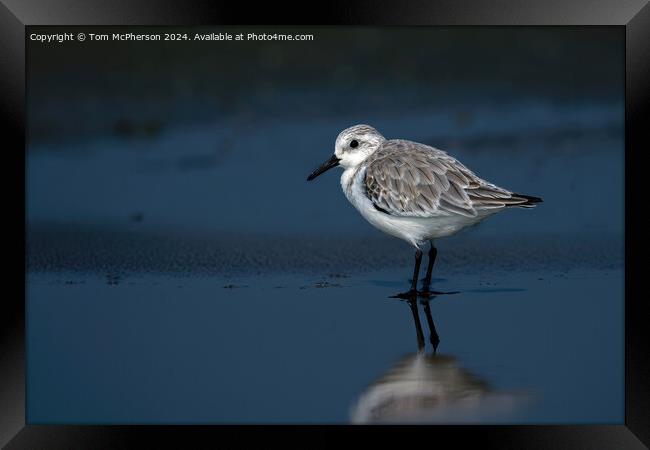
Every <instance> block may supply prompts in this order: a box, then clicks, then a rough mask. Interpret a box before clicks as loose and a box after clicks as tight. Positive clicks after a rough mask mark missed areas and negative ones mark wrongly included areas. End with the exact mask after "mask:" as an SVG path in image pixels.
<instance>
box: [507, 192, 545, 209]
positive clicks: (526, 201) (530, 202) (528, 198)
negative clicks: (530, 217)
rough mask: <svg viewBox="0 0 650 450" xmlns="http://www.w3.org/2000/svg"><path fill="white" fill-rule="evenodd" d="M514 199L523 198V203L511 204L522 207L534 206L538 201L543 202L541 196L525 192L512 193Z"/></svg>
mask: <svg viewBox="0 0 650 450" xmlns="http://www.w3.org/2000/svg"><path fill="white" fill-rule="evenodd" d="M512 198H513V199H521V203H516V204H513V205H509V206H519V207H521V208H534V207H535V206H536V204H537V203H542V202H543V201H544V200H542V199H541V198H539V197H533V196H532V195H524V194H512Z"/></svg>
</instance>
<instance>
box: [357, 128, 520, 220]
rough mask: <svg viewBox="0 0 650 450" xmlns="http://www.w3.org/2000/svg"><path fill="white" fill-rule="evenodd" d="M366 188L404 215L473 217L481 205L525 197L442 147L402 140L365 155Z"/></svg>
mask: <svg viewBox="0 0 650 450" xmlns="http://www.w3.org/2000/svg"><path fill="white" fill-rule="evenodd" d="M365 187H366V194H367V196H368V198H369V199H370V200H371V201H372V202H373V203H374V204H375V205H376V206H378V207H379V208H381V210H383V211H385V212H387V213H388V214H391V215H395V216H406V217H432V216H439V215H441V214H442V215H445V214H447V215H448V214H460V215H463V216H467V217H476V215H477V214H478V211H480V210H481V209H486V210H491V209H495V208H503V207H505V206H510V205H517V204H521V203H525V202H526V201H527V200H526V199H524V198H521V197H516V195H515V194H513V193H512V192H510V191H508V190H506V189H503V188H500V187H498V186H495V185H493V184H491V183H488V182H487V181H484V180H482V179H480V178H479V177H477V176H476V175H475V174H474V173H473V172H472V171H471V170H469V169H468V168H467V167H465V166H464V165H462V164H461V163H460V162H459V161H457V160H456V159H454V158H452V157H451V156H449V155H448V154H447V153H445V152H444V151H442V150H438V149H436V148H433V147H429V146H427V145H424V144H419V143H417V142H411V141H404V140H391V141H385V142H384V143H383V144H382V146H381V147H380V148H379V149H378V150H377V151H376V152H375V153H374V154H372V155H371V156H370V157H369V160H368V163H367V167H366V173H365Z"/></svg>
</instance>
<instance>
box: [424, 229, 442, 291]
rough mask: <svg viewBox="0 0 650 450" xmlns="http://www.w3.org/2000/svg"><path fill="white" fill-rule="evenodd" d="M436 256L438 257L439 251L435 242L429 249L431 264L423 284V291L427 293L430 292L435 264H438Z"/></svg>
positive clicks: (428, 266)
mask: <svg viewBox="0 0 650 450" xmlns="http://www.w3.org/2000/svg"><path fill="white" fill-rule="evenodd" d="M436 256H438V249H437V248H436V246H435V245H433V241H431V247H430V248H429V264H428V265H427V273H426V275H425V276H424V281H423V282H422V290H423V291H425V292H428V291H429V287H430V286H431V273H432V272H433V264H434V263H435V262H436Z"/></svg>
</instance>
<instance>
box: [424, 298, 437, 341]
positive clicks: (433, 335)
mask: <svg viewBox="0 0 650 450" xmlns="http://www.w3.org/2000/svg"><path fill="white" fill-rule="evenodd" d="M429 303H430V301H429V300H423V301H422V304H423V305H424V314H425V315H426V316H427V323H428V324H429V342H431V346H432V347H433V353H435V352H436V350H437V349H438V344H440V336H438V332H437V331H436V325H435V324H434V323H433V317H431V306H430V305H429Z"/></svg>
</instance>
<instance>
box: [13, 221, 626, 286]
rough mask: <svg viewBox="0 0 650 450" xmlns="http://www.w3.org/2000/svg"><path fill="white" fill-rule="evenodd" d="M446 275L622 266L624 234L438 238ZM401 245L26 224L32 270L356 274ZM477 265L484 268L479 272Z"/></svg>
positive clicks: (400, 253) (402, 250) (399, 261)
mask: <svg viewBox="0 0 650 450" xmlns="http://www.w3.org/2000/svg"><path fill="white" fill-rule="evenodd" d="M438 248H439V250H440V256H439V260H438V261H437V268H438V269H439V270H440V271H441V272H444V273H473V272H476V270H477V269H480V268H481V267H485V268H489V270H490V271H512V270H515V271H534V270H549V269H550V270H556V271H563V270H569V269H573V268H591V269H613V268H621V267H622V265H623V240H622V237H618V236H616V235H610V236H609V237H605V238H604V237H602V236H601V237H598V238H594V237H580V236H575V235H559V236H541V237H535V238H531V237H526V236H512V237H505V236H499V237H494V238H486V237H485V236H472V235H471V234H467V235H459V236H457V237H453V238H449V239H445V240H441V241H440V242H439V243H438ZM411 253H412V252H411V249H410V248H409V246H408V245H407V244H405V243H404V242H402V241H399V240H397V239H394V238H391V237H382V236H379V237H374V236H372V237H360V238H355V237H349V236H340V237H339V236H322V235H315V236H313V237H306V236H305V237H288V236H284V237H283V236H263V235H255V234H236V233H231V234H215V235H201V236H200V235H192V234H189V233H186V234H180V233H176V234H172V233H163V232H153V231H145V230H134V229H129V228H126V227H125V228H110V227H100V226H88V225H59V224H56V225H55V224H34V225H30V226H28V233H27V254H26V270H28V271H30V272H46V271H55V272H56V271H78V272H106V271H109V272H136V273H140V272H142V273H149V272H152V273H176V274H185V275H187V274H225V275H228V274H256V273H260V272H265V273H266V272H297V273H315V272H323V271H328V272H345V273H359V272H364V271H368V270H377V269H384V268H388V267H406V266H410V264H411V263H412V261H411V260H412V254H411ZM481 270H483V269H481Z"/></svg>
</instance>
